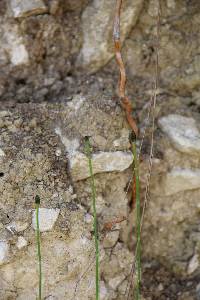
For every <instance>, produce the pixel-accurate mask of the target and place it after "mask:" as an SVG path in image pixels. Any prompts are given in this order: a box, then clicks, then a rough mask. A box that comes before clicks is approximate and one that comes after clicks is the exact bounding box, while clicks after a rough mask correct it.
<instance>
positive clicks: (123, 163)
mask: <svg viewBox="0 0 200 300" xmlns="http://www.w3.org/2000/svg"><path fill="white" fill-rule="evenodd" d="M132 161H133V155H132V153H126V152H122V151H116V152H100V153H97V154H93V155H92V164H93V173H94V174H98V173H104V172H122V171H124V170H126V169H127V168H128V167H129V166H130V165H131V163H132ZM70 169H71V174H72V177H73V179H74V180H75V181H78V180H83V179H86V178H88V177H90V172H89V167H88V158H87V156H86V155H85V154H83V153H79V152H77V153H76V154H75V155H74V156H73V157H72V158H71V159H70Z"/></svg>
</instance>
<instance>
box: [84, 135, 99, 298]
mask: <svg viewBox="0 0 200 300" xmlns="http://www.w3.org/2000/svg"><path fill="white" fill-rule="evenodd" d="M85 152H86V155H87V158H88V167H89V174H90V187H91V191H92V207H93V216H94V224H93V226H94V239H95V252H96V253H95V254H96V268H95V269H96V300H99V299H100V296H99V239H98V222H97V211H96V186H95V180H94V173H93V166H92V153H91V146H90V141H89V138H86V139H85Z"/></svg>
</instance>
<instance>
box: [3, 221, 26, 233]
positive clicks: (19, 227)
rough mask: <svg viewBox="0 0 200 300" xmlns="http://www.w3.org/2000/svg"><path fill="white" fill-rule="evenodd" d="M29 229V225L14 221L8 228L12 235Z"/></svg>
mask: <svg viewBox="0 0 200 300" xmlns="http://www.w3.org/2000/svg"><path fill="white" fill-rule="evenodd" d="M27 227H28V223H27V222H22V221H13V222H11V223H9V224H8V225H7V226H6V228H7V229H8V230H9V231H10V232H11V233H15V232H21V231H24V230H26V228H27Z"/></svg>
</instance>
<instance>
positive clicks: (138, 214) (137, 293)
mask: <svg viewBox="0 0 200 300" xmlns="http://www.w3.org/2000/svg"><path fill="white" fill-rule="evenodd" d="M132 151H133V161H134V176H135V199H136V233H137V245H136V253H135V256H136V286H135V297H134V299H135V300H140V283H141V211H140V179H139V162H138V156H137V149H136V143H135V142H133V143H132Z"/></svg>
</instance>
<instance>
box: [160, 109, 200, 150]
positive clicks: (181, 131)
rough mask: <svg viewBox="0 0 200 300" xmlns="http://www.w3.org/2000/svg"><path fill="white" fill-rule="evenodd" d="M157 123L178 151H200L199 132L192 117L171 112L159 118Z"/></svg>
mask: <svg viewBox="0 0 200 300" xmlns="http://www.w3.org/2000/svg"><path fill="white" fill-rule="evenodd" d="M158 124H159V126H160V127H161V129H162V130H163V132H164V133H165V134H166V135H167V136H168V137H169V139H170V141H171V142H172V144H173V146H174V147H175V148H176V149H177V150H178V151H181V152H184V153H190V154H198V153H200V132H199V130H198V128H197V126H196V122H195V120H194V119H192V118H187V117H184V116H181V115H175V114H171V115H168V116H166V117H163V118H161V119H160V120H159V121H158Z"/></svg>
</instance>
